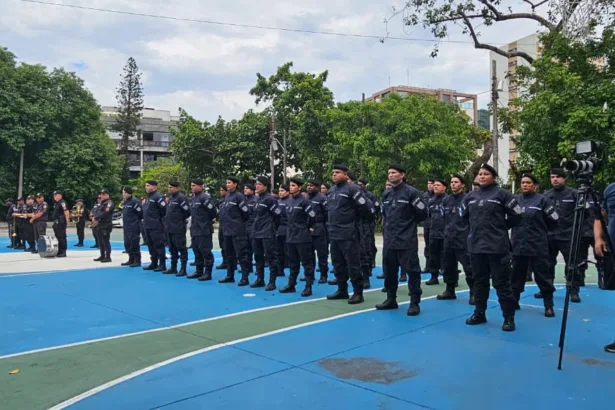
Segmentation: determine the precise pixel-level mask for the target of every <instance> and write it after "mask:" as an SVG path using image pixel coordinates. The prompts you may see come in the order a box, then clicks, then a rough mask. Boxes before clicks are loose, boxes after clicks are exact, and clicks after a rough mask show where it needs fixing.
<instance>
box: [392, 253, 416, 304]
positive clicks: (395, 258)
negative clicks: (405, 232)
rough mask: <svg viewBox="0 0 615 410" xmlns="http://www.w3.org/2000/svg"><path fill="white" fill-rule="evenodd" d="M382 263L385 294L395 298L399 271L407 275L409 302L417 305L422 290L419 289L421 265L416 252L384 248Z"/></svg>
mask: <svg viewBox="0 0 615 410" xmlns="http://www.w3.org/2000/svg"><path fill="white" fill-rule="evenodd" d="M382 263H383V270H384V287H385V288H386V290H387V294H388V295H389V296H392V297H396V296H397V288H398V287H399V269H400V268H401V271H402V272H407V273H408V290H409V291H410V302H411V303H419V302H420V300H421V295H422V294H423V290H422V289H421V265H420V262H419V254H418V251H417V250H410V249H391V248H390V247H389V246H385V247H384V248H383V249H382Z"/></svg>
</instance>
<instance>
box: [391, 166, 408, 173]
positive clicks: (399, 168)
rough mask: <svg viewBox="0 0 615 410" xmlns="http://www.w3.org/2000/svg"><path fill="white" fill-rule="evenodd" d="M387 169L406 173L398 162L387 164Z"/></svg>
mask: <svg viewBox="0 0 615 410" xmlns="http://www.w3.org/2000/svg"><path fill="white" fill-rule="evenodd" d="M389 169H394V170H395V171H397V172H401V173H402V174H405V173H406V169H405V168H404V167H402V166H401V165H399V164H391V165H389Z"/></svg>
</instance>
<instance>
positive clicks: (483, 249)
mask: <svg viewBox="0 0 615 410" xmlns="http://www.w3.org/2000/svg"><path fill="white" fill-rule="evenodd" d="M496 178H497V172H496V171H495V169H493V167H492V166H491V165H487V164H483V165H482V166H481V168H480V170H479V172H478V181H479V183H480V189H479V190H478V191H474V192H473V193H472V194H470V195H468V196H467V197H466V198H465V202H464V217H465V218H467V219H468V221H469V224H470V234H469V236H468V251H469V252H470V261H471V263H472V275H474V299H475V301H476V308H475V310H474V314H473V315H472V316H471V317H470V318H468V320H466V324H468V325H478V324H481V323H486V322H487V316H486V315H485V311H486V310H487V301H488V299H489V288H490V286H489V277H490V276H491V279H492V281H493V287H494V288H495V290H496V291H497V294H498V300H499V302H500V306H501V308H502V313H503V315H504V324H503V325H502V330H504V331H513V330H515V306H516V304H517V301H516V300H515V297H514V295H513V292H512V285H511V271H510V249H511V244H510V239H509V236H508V230H509V229H511V228H513V227H515V226H516V225H518V224H519V222H520V221H521V214H522V210H521V207H520V206H519V204H518V203H517V199H516V198H515V197H514V196H513V194H511V193H510V192H508V191H506V190H504V189H502V188H500V187H498V186H497V184H496V182H495V179H496Z"/></svg>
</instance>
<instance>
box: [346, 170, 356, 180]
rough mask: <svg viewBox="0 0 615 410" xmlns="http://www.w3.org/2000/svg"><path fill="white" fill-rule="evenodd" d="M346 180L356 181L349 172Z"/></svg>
mask: <svg viewBox="0 0 615 410" xmlns="http://www.w3.org/2000/svg"><path fill="white" fill-rule="evenodd" d="M348 179H349V180H351V181H356V180H357V177H356V176H355V175H354V174H353V173H352V172H349V173H348Z"/></svg>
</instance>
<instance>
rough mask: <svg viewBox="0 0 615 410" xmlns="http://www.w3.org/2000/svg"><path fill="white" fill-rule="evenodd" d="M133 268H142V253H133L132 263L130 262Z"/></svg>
mask: <svg viewBox="0 0 615 410" xmlns="http://www.w3.org/2000/svg"><path fill="white" fill-rule="evenodd" d="M130 267H131V268H140V267H141V253H135V254H134V255H133V259H132V263H131V264H130Z"/></svg>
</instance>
